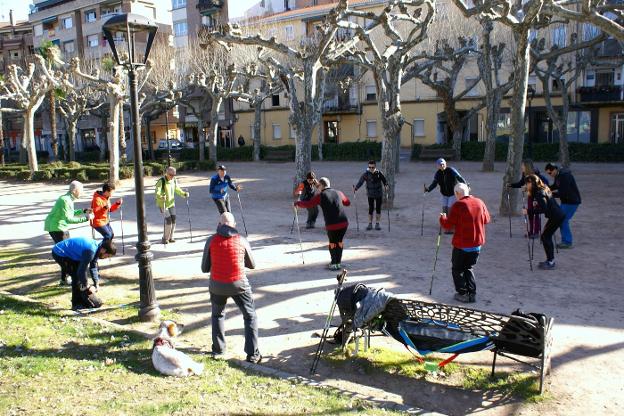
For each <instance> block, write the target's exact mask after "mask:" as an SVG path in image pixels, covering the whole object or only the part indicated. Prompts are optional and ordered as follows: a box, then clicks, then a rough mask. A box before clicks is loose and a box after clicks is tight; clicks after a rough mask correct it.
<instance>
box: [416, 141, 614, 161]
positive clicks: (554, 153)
mask: <svg viewBox="0 0 624 416" xmlns="http://www.w3.org/2000/svg"><path fill="white" fill-rule="evenodd" d="M444 146H446V147H447V148H449V147H450V145H433V146H426V147H427V148H444ZM568 146H569V151H570V160H571V161H572V162H624V144H614V143H569V144H568ZM422 148H423V147H422V146H421V145H414V146H413V148H412V160H416V159H418V155H419V154H420V151H421V150H422ZM484 152H485V142H466V143H462V160H467V161H478V162H480V161H482V160H483V153H484ZM523 156H524V157H529V151H528V146H525V147H524V155H523ZM532 159H533V160H535V161H541V162H549V161H557V160H559V143H534V144H533V155H532ZM495 160H496V161H499V162H504V161H505V160H507V143H496V155H495Z"/></svg>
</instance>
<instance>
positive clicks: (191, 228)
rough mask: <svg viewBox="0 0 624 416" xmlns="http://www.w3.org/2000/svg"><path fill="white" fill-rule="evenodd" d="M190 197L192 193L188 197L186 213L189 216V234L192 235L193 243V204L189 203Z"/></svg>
mask: <svg viewBox="0 0 624 416" xmlns="http://www.w3.org/2000/svg"><path fill="white" fill-rule="evenodd" d="M190 198H191V196H190V195H189V196H188V197H187V198H186V214H187V216H188V223H189V234H190V235H191V243H192V242H193V226H192V225H191V206H190V204H189V199H190Z"/></svg>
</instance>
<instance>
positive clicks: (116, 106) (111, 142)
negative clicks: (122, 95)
mask: <svg viewBox="0 0 624 416" xmlns="http://www.w3.org/2000/svg"><path fill="white" fill-rule="evenodd" d="M122 105H123V104H122V102H121V101H118V100H116V99H114V98H113V99H112V101H111V112H110V118H111V122H110V123H109V125H108V160H109V173H108V178H109V180H110V181H111V182H113V183H117V182H119V113H120V112H121V111H120V107H121V106H122Z"/></svg>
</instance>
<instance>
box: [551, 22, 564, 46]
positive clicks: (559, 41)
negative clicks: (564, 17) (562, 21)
mask: <svg viewBox="0 0 624 416" xmlns="http://www.w3.org/2000/svg"><path fill="white" fill-rule="evenodd" d="M566 32H567V30H566V27H565V26H564V25H560V26H557V27H555V28H553V29H551V30H550V43H551V45H553V46H558V47H560V48H563V47H564V46H566Z"/></svg>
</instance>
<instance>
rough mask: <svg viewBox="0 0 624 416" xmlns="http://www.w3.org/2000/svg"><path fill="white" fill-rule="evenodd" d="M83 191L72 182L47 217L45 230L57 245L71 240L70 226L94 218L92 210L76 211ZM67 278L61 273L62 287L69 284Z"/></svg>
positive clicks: (79, 183) (80, 185) (77, 183)
mask: <svg viewBox="0 0 624 416" xmlns="http://www.w3.org/2000/svg"><path fill="white" fill-rule="evenodd" d="M82 191H83V186H82V183H81V182H78V181H72V182H71V183H70V184H69V191H68V192H67V193H66V194H64V195H61V196H60V197H59V198H58V199H57V200H56V202H55V203H54V206H53V207H52V211H50V213H49V214H48V216H47V217H46V219H45V222H44V226H43V229H44V230H45V231H47V232H48V233H49V234H50V237H52V240H54V243H55V244H56V243H58V242H60V241H63V240H66V239H68V238H69V231H68V230H69V226H70V225H72V224H80V223H83V222H87V221H89V219H92V218H93V210H91V208H86V209H74V201H75V200H76V199H78V198H80V195H81V194H82ZM66 277H67V275H66V273H64V272H63V273H61V285H64V284H67V283H68V282H66V281H65V280H66Z"/></svg>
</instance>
